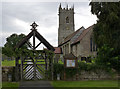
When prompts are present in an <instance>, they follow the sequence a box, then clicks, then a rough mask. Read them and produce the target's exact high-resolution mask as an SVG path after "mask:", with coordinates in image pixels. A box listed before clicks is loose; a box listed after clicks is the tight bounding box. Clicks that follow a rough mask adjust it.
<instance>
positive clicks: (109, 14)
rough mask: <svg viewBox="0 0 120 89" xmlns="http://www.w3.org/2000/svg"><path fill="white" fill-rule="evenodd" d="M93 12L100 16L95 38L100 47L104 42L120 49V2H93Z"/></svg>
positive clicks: (95, 29) (116, 51)
mask: <svg viewBox="0 0 120 89" xmlns="http://www.w3.org/2000/svg"><path fill="white" fill-rule="evenodd" d="M90 5H91V12H92V14H95V15H96V16H97V18H98V20H97V24H95V26H94V30H93V32H94V39H95V42H96V44H97V46H98V47H99V48H100V47H102V46H103V45H104V44H107V45H108V46H109V47H111V48H114V49H115V54H116V55H118V54H119V50H120V46H119V45H120V35H119V34H120V2H91V3H90Z"/></svg>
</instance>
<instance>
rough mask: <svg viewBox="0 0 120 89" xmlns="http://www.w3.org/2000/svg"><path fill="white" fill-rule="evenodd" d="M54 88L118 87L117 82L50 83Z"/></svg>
mask: <svg viewBox="0 0 120 89" xmlns="http://www.w3.org/2000/svg"><path fill="white" fill-rule="evenodd" d="M51 84H52V86H54V87H118V81H117V80H89V81H52V82H51Z"/></svg>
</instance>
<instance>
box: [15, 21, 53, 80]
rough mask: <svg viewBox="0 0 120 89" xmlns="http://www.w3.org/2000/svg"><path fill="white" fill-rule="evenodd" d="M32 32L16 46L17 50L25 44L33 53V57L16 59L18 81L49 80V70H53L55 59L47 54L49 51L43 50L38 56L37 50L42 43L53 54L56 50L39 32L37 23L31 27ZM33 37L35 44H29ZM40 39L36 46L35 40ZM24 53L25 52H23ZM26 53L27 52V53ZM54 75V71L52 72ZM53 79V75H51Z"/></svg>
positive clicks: (18, 57)
mask: <svg viewBox="0 0 120 89" xmlns="http://www.w3.org/2000/svg"><path fill="white" fill-rule="evenodd" d="M31 26H32V28H31V32H30V33H29V34H28V35H27V36H26V37H24V38H23V39H22V40H21V41H20V42H18V44H17V45H16V46H15V49H16V48H18V49H19V48H21V47H22V46H23V45H24V44H27V45H29V47H30V48H31V49H27V50H29V51H30V50H31V51H33V54H34V55H33V56H30V55H27V56H25V57H23V55H22V54H21V57H20V56H17V57H16V81H19V79H21V80H39V79H44V78H47V72H46V71H47V70H48V68H49V70H50V71H51V70H52V61H53V58H52V56H51V54H50V53H48V54H47V53H46V52H47V51H45V50H42V52H39V53H38V55H36V54H35V52H36V51H37V50H36V48H38V46H40V44H41V43H42V44H43V45H44V46H45V47H46V49H47V50H48V51H51V52H53V51H54V50H55V49H54V47H53V46H52V45H50V43H49V42H47V40H46V39H45V38H44V37H43V36H42V35H41V34H40V33H39V32H38V31H37V29H36V27H37V26H38V25H37V24H36V23H35V22H34V23H33V24H32V25H31ZM32 37H33V44H29V43H28V41H29V39H30V38H32ZM36 38H37V39H38V40H39V41H40V42H39V43H37V45H36V44H35V43H36V42H35V39H36ZM39 51H40V50H39ZM23 52H24V50H23ZM25 53H26V52H25ZM48 56H49V57H48ZM19 60H21V64H20V65H19ZM51 73H52V71H51ZM51 78H52V74H51Z"/></svg>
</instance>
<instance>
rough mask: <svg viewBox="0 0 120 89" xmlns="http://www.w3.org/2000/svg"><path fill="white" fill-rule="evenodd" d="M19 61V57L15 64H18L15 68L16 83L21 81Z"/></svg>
mask: <svg viewBox="0 0 120 89" xmlns="http://www.w3.org/2000/svg"><path fill="white" fill-rule="evenodd" d="M18 61H19V57H17V58H16V59H15V64H16V66H15V80H16V81H19V71H18V70H19V65H18Z"/></svg>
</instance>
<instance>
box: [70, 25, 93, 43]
mask: <svg viewBox="0 0 120 89" xmlns="http://www.w3.org/2000/svg"><path fill="white" fill-rule="evenodd" d="M93 27H94V25H92V26H90V27H88V28H87V29H85V30H84V31H83V32H82V34H81V35H79V37H78V38H77V39H76V40H75V41H74V42H73V43H72V45H73V44H75V43H77V42H80V41H81V40H82V38H83V37H84V36H85V35H86V34H87V33H88V32H89V31H90V30H91V29H92V28H93Z"/></svg>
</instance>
